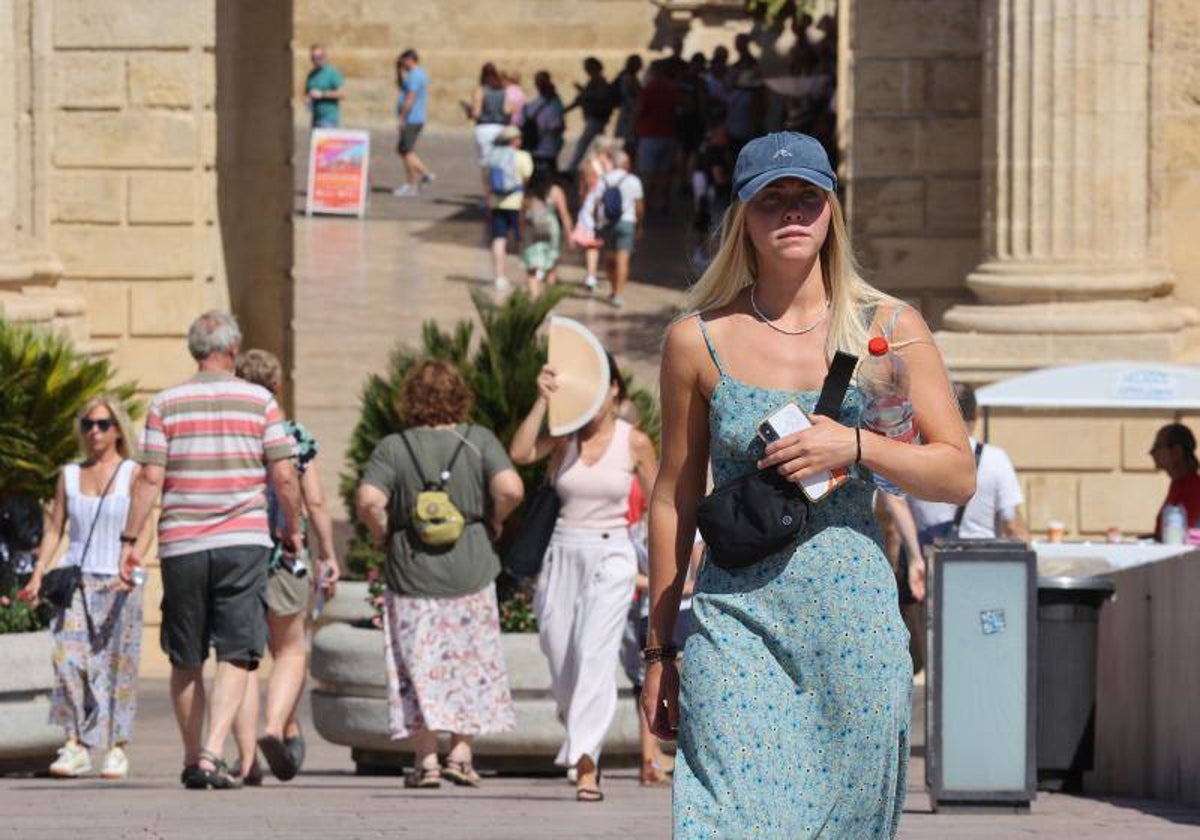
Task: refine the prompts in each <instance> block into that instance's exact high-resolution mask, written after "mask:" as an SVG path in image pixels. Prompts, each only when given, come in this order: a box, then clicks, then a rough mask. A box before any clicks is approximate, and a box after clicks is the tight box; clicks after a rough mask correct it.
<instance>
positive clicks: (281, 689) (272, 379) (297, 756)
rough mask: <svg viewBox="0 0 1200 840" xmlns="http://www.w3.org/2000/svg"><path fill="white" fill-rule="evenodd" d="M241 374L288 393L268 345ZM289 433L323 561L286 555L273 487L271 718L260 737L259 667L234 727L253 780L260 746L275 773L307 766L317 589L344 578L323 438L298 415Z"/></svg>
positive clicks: (330, 588)
mask: <svg viewBox="0 0 1200 840" xmlns="http://www.w3.org/2000/svg"><path fill="white" fill-rule="evenodd" d="M237 374H238V376H239V377H241V378H242V379H245V380H246V381H247V382H252V383H254V384H255V385H261V386H262V387H263V388H266V389H267V390H268V391H270V392H271V394H272V395H274V396H275V397H276V398H277V399H281V398H282V394H281V389H282V387H283V366H282V365H280V363H279V359H278V358H276V357H275V355H274V354H273V353H269V352H268V351H266V350H247V351H246V352H245V353H243V354H242V355H241V356H240V357H239V358H238V361H237ZM283 427H284V430H285V431H286V432H287V434H288V437H289V438H291V441H292V448H293V453H294V454H293V456H292V459H293V461H295V464H296V472H297V473H299V474H300V495H301V497H302V498H303V500H304V515H305V520H306V522H307V524H308V527H309V529H310V531H311V532H312V538H311V539H310V544H311V545H312V546H313V549H314V553H315V555H316V557H317V561H316V563H315V564H314V565H315V568H313V569H311V570H310V569H309V568H308V567H307V565H297V564H296V563H295V562H294V561H293V560H292V559H291V558H289V557H288V556H286V555H285V553H284V551H283V547H282V545H281V544H280V541H281V534H282V533H283V524H282V522H281V521H280V520H281V517H282V512H281V511H280V510H279V504H278V502H277V500H276V498H275V494H274V493H273V492H269V493H268V496H267V498H268V509H269V511H270V514H269V515H270V516H271V519H272V523H271V532H272V540H273V541H274V542H275V545H274V547H273V549H272V551H271V560H270V566H269V568H268V571H267V575H268V576H267V640H268V645H269V647H270V650H271V661H272V665H271V677H270V679H268V680H267V703H266V715H265V717H266V720H265V721H264V725H263V736H262V738H260V739H259V740H258V741H257V742H256V741H255V734H256V728H257V726H258V710H259V691H258V671H257V670H255V671H251V672H250V675H249V678H248V679H247V680H246V693H245V695H244V697H243V699H242V706H241V709H240V710H239V712H238V716H237V719H236V720H235V721H234V724H233V735H234V739H235V740H236V741H237V744H238V754H239V757H238V763H237V765H236V766H235V768H234V775H235V776H240V777H241V778H242V780H243V781H244V782H245V783H246V784H248V785H258V784H261V783H262V769H261V768H260V767H259V765H258V762H257V761H256V760H255V755H256V750H255V744H256V743H257V744H258V746H259V747H260V748H261V749H262V752H263V756H264V757H265V758H266V759H267V764H268V765H269V766H270V768H271V772H272V773H273V774H274V775H275V778H277V779H279V781H281V782H286V781H289V780H291V779H292V778H293V777H295V775H296V774H297V773H298V772H300V767H301V766H302V765H303V764H304V755H305V744H304V735H303V734H302V733H301V731H300V723H299V722H298V721H297V720H296V706H297V704H298V703H299V701H300V693H301V692H302V691H303V690H304V676H305V671H306V666H307V664H308V639H307V637H306V635H305V626H306V622H307V618H308V604H309V599H310V598H311V597H312V594H313V590H314V586H315V585H319V586H320V587H321V588H322V589H323V590H324V592H325V595H326V596H327V597H332V596H333V594H334V591H335V588H336V585H337V581H338V576H339V572H338V562H337V553H336V550H335V549H334V545H333V521H332V519H331V518H330V515H329V506H328V505H327V504H326V502H325V491H324V489H323V488H322V486H321V476H320V474H319V473H318V472H317V464H316V458H317V453H318V449H319V448H318V446H317V440H316V438H314V437H313V436H312V435H311V434H310V433H309V431H308V429H306V428H304V426H302V425H300V424H299V423H297V422H296V421H295V420H285V421H284V423H283Z"/></svg>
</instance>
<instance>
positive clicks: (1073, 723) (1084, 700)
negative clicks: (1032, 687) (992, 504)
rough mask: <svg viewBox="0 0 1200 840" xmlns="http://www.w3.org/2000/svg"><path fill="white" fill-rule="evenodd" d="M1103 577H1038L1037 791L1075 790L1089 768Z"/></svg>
mask: <svg viewBox="0 0 1200 840" xmlns="http://www.w3.org/2000/svg"><path fill="white" fill-rule="evenodd" d="M1113 591H1114V586H1113V582H1112V581H1111V580H1109V579H1108V578H1105V577H1042V578H1038V634H1037V635H1038V664H1037V668H1038V678H1037V686H1038V699H1037V776H1038V788H1039V789H1041V790H1053V791H1068V792H1076V793H1077V792H1080V791H1081V790H1082V789H1083V774H1084V773H1085V772H1087V771H1089V770H1091V769H1092V757H1093V748H1094V745H1095V714H1096V635H1097V630H1098V624H1099V621H1100V608H1101V607H1102V606H1103V604H1104V602H1105V601H1107V600H1108V599H1109V598H1111V597H1112V594H1113Z"/></svg>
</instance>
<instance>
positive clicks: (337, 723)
mask: <svg viewBox="0 0 1200 840" xmlns="http://www.w3.org/2000/svg"><path fill="white" fill-rule="evenodd" d="M501 640H502V643H503V647H504V659H505V663H506V665H507V667H508V680H509V687H510V689H511V691H512V694H513V702H514V704H515V706H516V715H517V726H516V728H515V729H513V730H512V731H510V732H503V733H499V734H496V735H487V736H481V737H480V738H478V739H477V740H476V741H475V747H474V749H475V754H476V756H477V757H478V759H479V764H480V766H481V767H485V768H487V769H494V770H505V771H516V772H553V771H554V756H555V754H556V753H557V752H558V748H559V746H560V745H561V743H562V738H563V728H562V725H561V724H560V723H559V722H558V718H557V714H556V711H555V707H554V700H553V699H552V698H551V696H550V672H549V670H548V669H547V667H546V660H545V658H544V657H543V656H542V652H541V649H540V648H539V647H538V638H537V635H536V634H534V633H505V634H503V635H502V636H501ZM311 669H312V676H313V679H314V680H315V681H316V685H315V686H314V687H313V690H312V713H313V723H314V725H315V726H316V729H317V732H319V733H320V734H321V737H323V738H325V740H327V741H330V742H332V743H335V744H342V745H345V746H348V747H350V748H351V756H352V758H353V759H354V763H355V766H356V767H357V768H358V772H360V773H372V772H390V771H394V770H397V769H399V768H400V767H401V766H403V764H404V763H405V762H408V761H410V759H411V755H412V747H411V745H410V744H409V743H408V742H407V741H392V740H390V739H389V738H388V734H387V728H388V706H387V688H386V677H385V672H384V660H383V633H382V632H381V631H380V630H376V629H372V628H362V627H354V626H351V625H349V624H343V623H330V624H327V625H326V626H324V627H322V628H321V629H320V630H319V631H318V632H317V635H316V637H315V638H314V639H313V647H312V664H311ZM618 686H619V690H620V701H619V705H618V709H617V717H616V719H615V720H614V721H613V725H612V727H611V728H610V729H609V732H608V737H607V738H606V739H605V742H604V756H603V760H604V763H605V764H606V765H607V766H614V765H625V764H633V763H636V762H637V760H638V756H639V755H640V754H641V752H640V748H639V745H638V717H637V710H636V708H635V706H634V699H633V694H632V686H631V685H630V683H629V681H628V680H627V679H626V678H625V675H624V673H619V674H618Z"/></svg>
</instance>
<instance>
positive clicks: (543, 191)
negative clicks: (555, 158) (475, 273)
mask: <svg viewBox="0 0 1200 840" xmlns="http://www.w3.org/2000/svg"><path fill="white" fill-rule="evenodd" d="M522 210H523V213H524V230H523V234H522V239H523V240H524V242H525V249H524V252H523V253H522V259H523V261H524V263H525V278H526V282H527V283H528V284H529V294H530V295H533V296H537V295H539V294H541V292H542V280H545V281H546V283H547V284H548V285H550V286H553V285H554V284H555V282H557V280H558V277H557V267H558V259H559V256H560V253H561V246H562V232H563V231H565V230H571V212H570V211H569V210H568V209H567V197H566V195H565V194H564V193H563V191H562V187H560V186H559V185H558V184H556V183H555V182H554V177H553V175H552V174H551V173H550V171H549V170H547V169H541V170H536V171H535V172H534V173H533V177H532V178H530V180H529V186H528V187H526V189H525V202H524V207H523V208H522Z"/></svg>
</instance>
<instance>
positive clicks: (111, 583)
mask: <svg viewBox="0 0 1200 840" xmlns="http://www.w3.org/2000/svg"><path fill="white" fill-rule="evenodd" d="M75 422H76V424H77V425H76V429H77V434H78V437H79V448H80V451H81V452H82V453H83V456H84V459H83V461H82V462H81V463H75V464H68V465H66V466H65V467H63V469H62V471H61V472H60V473H59V476H58V486H57V487H56V488H55V491H54V505H53V507H52V508H51V509H50V521H49V527H47V528H46V529H45V531H44V533H43V534H42V543H41V546H40V547H39V548H38V554H37V562H36V564H35V565H34V569H33V576H32V577H31V578H30V579H29V582H28V583H27V584H26V585H25V588H24V589H22V590H21V592H20V597H21V599H22V600H25V601H29V602H31V603H32V602H34V601H36V600H37V599H38V598H39V597H50V598H52V599H53V600H58V599H56V598H53V596H52V595H51V593H50V592H49V590H50V589H52V588H58V587H54V586H53V584H52V582H51V579H50V578H49V576H50V575H55V574H56V575H58V576H59V579H60V580H70V577H69V575H70V574H71V573H70V571H69V570H72V569H73V568H78V569H79V572H78V575H79V577H78V579H77V582H75V583H74V584H73V585H71V586H69V587H63V589H65V590H66V591H64V592H63V593H62V595H63V596H65V599H64V601H63V603H66V604H67V606H66V607H65V609H60V611H59V612H58V614H57V615H56V616H55V618H54V622H53V624H52V626H51V631H52V634H53V638H54V653H53V662H54V691H53V693H52V694H51V697H50V722H51V723H56V724H59V725H60V726H62V727H63V729H65V730H66V733H67V742H66V743H65V744H64V745H63V746H62V748H61V749H59V751H58V758H57V759H55V761H54V763H53V764H51V765H50V775H51V776H57V777H60V778H76V777H78V776H84V775H87V774H88V773H90V772H91V771H92V761H91V756H90V754H89V750H92V749H98V748H102V749H104V750H105V754H104V763H103V764H102V765H101V767H100V777H101V778H103V779H112V780H117V779H124V778H125V777H126V776H127V775H128V773H129V759H128V757H127V756H126V754H125V747H126V746H127V745H128V743H129V739H130V737H131V736H132V735H133V717H134V713H135V712H136V710H137V674H138V661H139V659H140V657H141V646H142V590H141V588H140V587H138V588H135V589H129V588H127V587H126V586H125V585H124V584H122V583H121V582H120V580H119V578H118V559H119V555H120V553H121V534H122V531H123V529H124V527H125V514H126V513H127V512H128V510H129V498H130V496H129V490H130V487H131V486H132V482H133V481H134V479H135V478H136V477H137V474H138V471H139V470H140V469H141V468H140V467H139V466H138V464H137V461H136V458H137V444H136V442H135V439H134V437H133V424H132V423H131V422H130V421H129V415H128V414H126V412H125V409H124V407H123V406H122V404H121V399H120V398H119V397H118V396H116V395H115V394H102V395H100V396H98V397H93V398H92V399H90V400H88V401H87V403H86V404H84V406H83V409H82V410H81V411H80V412H79V415H78V417H77V418H76V421H75ZM64 537H68V538H69V545H68V547H67V551H66V554H65V556H64V557H63V558H62V559H61V560H59V562H58V565H57V566H56V567H55V569H54V570H53V571H51V572H48V571H47V570H48V568H49V566H50V563H51V561H52V560H53V559H54V558H55V557H56V556H57V555H58V550H59V548H60V547H61V544H62V541H63V538H64ZM138 541H139V543H141V546H142V548H145V546H146V544H147V543H148V542H149V529H143V532H142V533H141V534H140V535H139V538H138ZM60 570H61V571H60ZM43 581H46V590H47V591H42V590H43V587H42V582H43Z"/></svg>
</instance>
